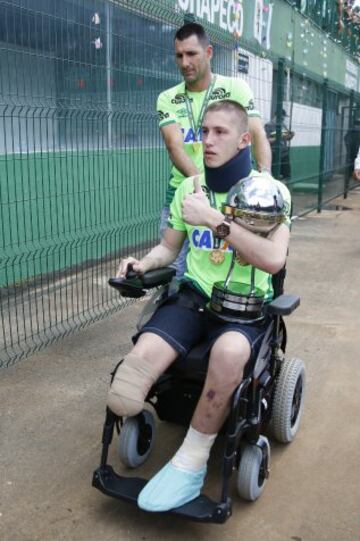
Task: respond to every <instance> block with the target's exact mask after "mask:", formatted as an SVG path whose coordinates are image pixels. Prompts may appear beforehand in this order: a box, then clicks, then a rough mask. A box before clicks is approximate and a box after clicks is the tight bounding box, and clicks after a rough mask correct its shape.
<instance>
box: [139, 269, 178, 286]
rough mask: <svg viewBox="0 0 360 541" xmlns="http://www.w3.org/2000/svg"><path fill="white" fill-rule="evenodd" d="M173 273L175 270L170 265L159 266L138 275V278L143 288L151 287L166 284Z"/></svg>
mask: <svg viewBox="0 0 360 541" xmlns="http://www.w3.org/2000/svg"><path fill="white" fill-rule="evenodd" d="M175 274H176V270H175V269H173V268H172V267H160V268H159V269H155V270H151V271H148V272H146V273H145V274H144V275H143V276H140V280H141V282H142V284H143V287H144V288H145V289H151V288H152V287H157V286H162V285H164V284H168V283H169V282H171V280H172V279H173V277H174V276H175Z"/></svg>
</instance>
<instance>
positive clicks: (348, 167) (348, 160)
mask: <svg viewBox="0 0 360 541" xmlns="http://www.w3.org/2000/svg"><path fill="white" fill-rule="evenodd" d="M353 109H354V91H353V90H352V91H351V92H350V99H349V118H348V132H347V133H348V134H351V137H352V130H353ZM350 148H351V145H350V142H349V144H347V145H346V166H345V173H344V199H346V198H347V193H348V190H349V184H350V177H351V173H352V169H353V167H352V166H353V164H352V163H351V155H350V154H351V153H350Z"/></svg>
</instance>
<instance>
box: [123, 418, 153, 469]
mask: <svg viewBox="0 0 360 541" xmlns="http://www.w3.org/2000/svg"><path fill="white" fill-rule="evenodd" d="M154 441H155V420H154V416H153V414H152V413H151V412H150V411H147V410H143V411H142V412H141V413H139V415H136V416H135V417H128V418H127V419H126V421H125V422H124V424H123V426H122V428H121V431H120V435H119V441H118V454H119V457H120V460H121V462H122V463H123V464H124V466H127V467H128V468H137V467H138V466H140V465H141V464H143V463H144V462H145V461H146V460H147V459H148V457H149V455H150V453H151V451H152V448H153V446H154Z"/></svg>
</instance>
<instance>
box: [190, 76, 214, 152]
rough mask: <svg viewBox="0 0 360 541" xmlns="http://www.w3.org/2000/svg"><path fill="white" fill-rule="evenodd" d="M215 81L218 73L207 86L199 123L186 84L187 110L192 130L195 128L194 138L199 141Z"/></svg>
mask: <svg viewBox="0 0 360 541" xmlns="http://www.w3.org/2000/svg"><path fill="white" fill-rule="evenodd" d="M215 82H216V75H214V76H213V77H212V78H211V82H210V85H209V86H208V88H207V91H206V94H205V97H204V99H203V102H202V104H201V110H200V114H199V117H198V122H197V123H196V122H195V117H194V111H193V109H192V106H191V101H190V98H189V96H188V93H187V90H186V86H185V103H186V110H187V114H188V119H189V122H190V125H191V128H192V130H193V132H194V140H195V141H197V135H198V130H199V128H200V127H201V124H202V121H203V118H204V114H205V110H206V108H207V106H208V103H209V99H210V96H211V94H212V91H213V89H214V86H215Z"/></svg>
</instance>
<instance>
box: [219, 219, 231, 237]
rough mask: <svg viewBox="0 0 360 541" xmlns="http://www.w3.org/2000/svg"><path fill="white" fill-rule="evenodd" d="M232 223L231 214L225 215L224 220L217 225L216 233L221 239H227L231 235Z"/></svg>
mask: <svg viewBox="0 0 360 541" xmlns="http://www.w3.org/2000/svg"><path fill="white" fill-rule="evenodd" d="M230 224H231V218H230V217H229V216H225V218H224V219H223V221H222V222H221V223H220V224H219V225H217V226H216V227H215V235H216V236H217V237H218V238H219V239H225V238H226V237H227V236H228V235H230Z"/></svg>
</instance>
